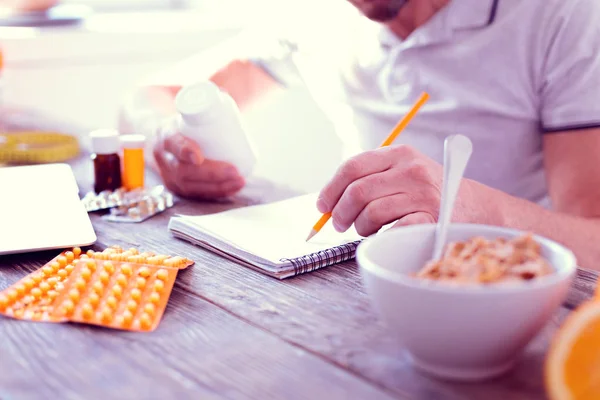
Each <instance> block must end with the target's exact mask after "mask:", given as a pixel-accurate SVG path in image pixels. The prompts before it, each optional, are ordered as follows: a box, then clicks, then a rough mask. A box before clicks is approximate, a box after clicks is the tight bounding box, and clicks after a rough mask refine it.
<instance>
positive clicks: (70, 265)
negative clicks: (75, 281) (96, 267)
mask: <svg viewBox="0 0 600 400" xmlns="http://www.w3.org/2000/svg"><path fill="white" fill-rule="evenodd" d="M74 269H75V266H74V265H73V264H69V265H67V266H66V267H65V269H64V270H65V271H67V274H70V273H71V272H73V270H74Z"/></svg>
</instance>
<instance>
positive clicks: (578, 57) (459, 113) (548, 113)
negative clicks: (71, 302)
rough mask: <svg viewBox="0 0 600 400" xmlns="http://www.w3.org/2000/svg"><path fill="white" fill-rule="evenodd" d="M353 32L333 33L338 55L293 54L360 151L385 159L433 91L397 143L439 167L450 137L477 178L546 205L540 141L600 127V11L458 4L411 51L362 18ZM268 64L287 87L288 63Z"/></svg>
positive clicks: (520, 3)
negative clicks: (381, 150)
mask: <svg viewBox="0 0 600 400" xmlns="http://www.w3.org/2000/svg"><path fill="white" fill-rule="evenodd" d="M328 1H329V0H328ZM304 23H307V22H306V21H304ZM351 26H352V29H351V30H348V31H344V32H347V33H346V34H340V31H341V29H337V25H336V23H335V22H331V24H330V33H332V35H331V36H332V37H335V43H334V44H331V42H328V41H327V40H326V37H325V36H317V37H316V42H319V43H320V44H322V46H321V48H320V50H318V49H317V50H315V49H316V47H315V46H313V47H311V46H306V47H305V48H303V44H302V42H301V41H299V42H298V43H293V44H294V46H296V45H297V46H298V50H297V51H295V52H293V54H294V55H293V57H292V58H288V59H287V60H288V61H289V60H293V62H294V66H295V67H294V68H295V71H296V72H299V73H300V76H301V77H302V80H303V82H304V83H305V84H306V85H307V86H308V87H309V89H310V90H311V92H312V93H313V95H314V96H315V100H316V101H317V103H319V104H320V105H322V106H323V108H324V110H325V112H327V113H328V114H329V115H330V116H331V118H332V120H333V122H334V125H335V126H336V127H337V131H338V132H339V134H340V136H341V137H342V138H343V139H344V140H345V141H347V142H348V143H355V144H358V145H359V146H360V147H361V148H362V149H373V148H376V147H377V146H378V145H379V144H380V143H381V141H382V140H383V139H384V138H385V137H386V136H387V135H388V134H389V132H390V131H391V129H392V128H393V127H394V125H395V124H396V123H397V122H398V120H399V119H400V118H401V117H402V116H403V115H404V114H405V113H406V112H408V110H409V108H410V107H411V106H412V104H413V103H414V102H415V100H416V99H417V98H418V96H419V95H420V94H421V92H423V91H426V92H428V93H429V95H430V99H429V101H428V102H427V103H426V105H425V106H424V107H423V108H422V109H421V111H420V112H419V113H418V115H417V116H416V117H415V118H414V119H413V121H412V122H411V123H410V125H409V126H408V127H407V128H406V130H405V131H404V132H403V133H402V134H401V135H400V137H399V138H398V139H397V141H396V143H403V144H408V145H411V146H414V147H415V148H417V149H418V150H420V151H421V152H423V153H424V154H426V155H427V156H429V157H431V158H433V159H434V160H436V161H438V162H440V163H441V162H442V159H443V157H442V150H443V141H444V139H445V137H447V136H448V135H452V134H457V133H460V134H463V135H466V136H468V137H469V138H470V139H471V140H472V141H473V145H474V153H473V156H472V159H471V161H470V164H469V166H468V168H467V171H466V176H467V177H468V178H471V179H474V180H477V181H479V182H481V183H484V184H486V185H489V186H491V187H494V188H497V189H500V190H502V191H504V192H507V193H509V194H512V195H515V196H518V197H522V198H525V199H528V200H531V201H534V202H539V203H543V202H544V201H545V200H547V194H548V193H547V187H546V181H545V174H544V165H543V149H542V136H543V135H546V134H552V133H554V132H560V131H565V130H569V131H573V130H578V129H583V128H588V127H600V0H568V1H566V0H451V1H450V3H449V5H448V6H446V7H445V8H443V9H442V10H440V11H439V12H438V13H437V14H436V15H435V16H433V17H432V18H431V19H430V20H429V21H428V22H427V23H426V24H425V25H424V26H421V27H420V28H419V29H417V30H416V31H415V32H413V33H412V34H411V35H410V36H409V37H408V38H407V39H406V40H401V39H400V38H398V37H396V36H395V35H394V34H392V33H391V32H390V31H388V30H387V29H386V28H385V27H384V26H382V25H379V24H376V23H373V22H370V21H367V20H366V19H365V18H362V17H361V18H360V19H359V21H358V24H357V25H351ZM305 30H306V29H305ZM334 34H335V36H334ZM313 39H315V37H313ZM314 41H315V40H313V42H314ZM342 41H344V42H342ZM327 43H329V44H327ZM312 44H313V45H314V43H312ZM326 44H327V45H326ZM344 45H346V46H344ZM308 48H310V50H311V51H307V52H306V54H304V50H306V49H308ZM342 49H344V51H342ZM347 50H350V51H347ZM309 53H312V54H309ZM263 65H266V68H267V69H268V70H269V71H270V72H272V73H273V74H274V75H275V76H278V77H281V78H282V79H283V80H284V81H287V80H289V75H287V74H285V73H283V72H284V71H289V70H288V69H287V67H289V64H286V63H285V62H284V61H281V60H280V61H277V62H274V61H273V60H263ZM286 66H287V67H286Z"/></svg>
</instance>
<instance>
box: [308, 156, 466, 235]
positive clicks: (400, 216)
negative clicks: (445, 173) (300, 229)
mask: <svg viewBox="0 0 600 400" xmlns="http://www.w3.org/2000/svg"><path fill="white" fill-rule="evenodd" d="M442 170H443V169H442V166H441V165H439V164H438V163H436V162H434V161H433V160H431V159H429V158H428V157H425V156H424V155H422V154H421V153H419V152H417V151H416V150H414V149H413V148H411V147H408V146H394V147H384V148H380V149H377V150H373V151H367V152H365V153H362V154H359V155H358V156H355V157H353V158H351V159H350V160H348V161H347V162H346V163H345V164H343V165H342V166H341V167H340V168H339V170H338V171H337V173H336V174H335V176H334V177H333V179H332V180H331V181H330V182H329V183H328V184H327V185H326V186H325V187H324V188H323V190H322V191H321V193H320V194H319V200H318V202H317V208H318V209H319V211H320V212H323V213H325V212H330V211H331V212H332V220H333V226H334V227H335V229H336V230H338V231H345V230H347V229H348V228H349V227H350V226H351V225H352V223H354V226H355V228H356V230H357V232H358V233H359V234H360V235H362V236H368V235H371V234H373V233H376V232H377V231H378V230H379V229H380V228H381V227H382V226H384V225H386V224H388V223H391V222H394V221H396V220H399V221H398V223H397V224H396V225H411V224H419V223H434V222H436V221H437V218H438V213H439V207H440V199H441V188H442ZM459 202H460V193H459V199H458V200H457V203H459Z"/></svg>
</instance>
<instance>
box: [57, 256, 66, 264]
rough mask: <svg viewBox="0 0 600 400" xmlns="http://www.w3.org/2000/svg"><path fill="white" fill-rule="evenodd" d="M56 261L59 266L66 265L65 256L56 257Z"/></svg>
mask: <svg viewBox="0 0 600 400" xmlns="http://www.w3.org/2000/svg"><path fill="white" fill-rule="evenodd" d="M56 261H58V263H59V264H60V265H61V266H65V265H67V257H65V256H58V257H57V258H56Z"/></svg>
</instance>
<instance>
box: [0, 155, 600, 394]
mask: <svg viewBox="0 0 600 400" xmlns="http://www.w3.org/2000/svg"><path fill="white" fill-rule="evenodd" d="M72 165H73V167H74V170H75V172H76V175H77V177H78V180H79V184H80V187H81V189H82V192H85V191H87V190H89V189H90V187H91V185H90V184H91V181H90V179H91V168H90V163H89V162H88V159H87V158H86V157H85V156H82V157H81V158H80V159H78V160H76V161H74V162H73V163H72ZM150 182H157V181H156V178H155V177H150ZM252 190H254V192H252V193H250V192H249V193H246V196H245V197H244V196H240V197H239V198H238V200H237V201H232V202H221V203H202V202H191V201H186V200H180V201H179V202H178V203H177V205H176V206H175V207H174V208H173V209H170V210H168V211H167V212H165V213H163V214H160V215H158V216H156V217H154V218H151V219H150V220H147V221H146V222H144V223H141V224H119V223H114V222H106V221H104V220H103V219H102V218H101V216H100V215H92V221H93V224H94V227H95V229H96V233H97V235H98V242H97V243H96V245H95V247H96V248H104V247H106V246H109V245H113V244H118V245H121V246H126V247H137V248H139V249H141V250H153V251H157V252H161V253H170V254H178V255H183V256H186V257H189V258H191V259H193V260H195V261H196V265H195V266H194V267H191V268H189V269H187V270H185V271H182V272H181V273H180V274H179V276H178V278H177V282H176V284H175V288H174V291H173V294H172V297H171V300H170V302H169V305H168V308H167V310H166V312H165V315H164V317H163V321H162V322H161V324H160V326H159V327H158V329H157V330H156V331H155V332H153V333H150V334H140V333H129V332H120V331H114V330H109V329H102V328H97V327H91V326H85V325H76V324H47V323H34V322H23V321H14V320H10V319H0V334H1V337H0V399H2V400H4V399H21V398H36V399H37V398H40V399H49V398H57V399H58V398H60V399H80V398H81V399H91V398H122V399H137V398H140V399H146V398H147V399H155V398H156V399H159V398H160V399H170V398H177V399H179V398H182V399H183V398H193V399H212V398H225V399H390V398H397V399H490V400H494V399H507V398H510V399H544V398H545V394H544V388H543V374H542V373H543V371H542V367H543V360H544V355H545V352H546V350H547V346H548V341H549V339H550V337H551V336H552V334H553V332H554V331H555V330H556V327H557V326H558V325H559V324H560V323H561V322H562V321H563V320H564V318H565V316H566V315H567V314H568V312H569V311H568V309H567V308H563V309H561V310H560V312H559V313H557V314H556V316H555V318H554V320H553V321H551V322H550V323H549V324H548V326H547V327H546V328H545V329H544V331H543V332H542V333H541V334H540V335H539V336H538V337H537V338H536V339H535V340H534V341H533V342H532V343H531V344H530V346H529V347H528V348H527V350H526V352H525V354H524V356H523V358H522V360H521V362H520V363H519V364H518V366H517V367H516V368H515V369H514V370H513V371H511V372H510V373H508V374H507V375H505V376H503V377H501V378H499V379H496V380H493V381H489V382H484V383H477V384H455V383H449V382H444V381H440V380H435V379H432V378H430V377H428V376H426V375H422V374H421V373H419V372H417V371H415V370H414V369H413V368H412V367H411V366H410V364H409V363H408V362H407V361H406V360H405V358H404V356H403V354H402V351H401V349H400V348H398V346H397V345H396V344H395V343H394V342H393V340H392V339H391V337H390V335H388V334H387V333H386V329H385V327H384V326H383V324H382V322H381V321H380V319H379V318H378V316H377V314H376V312H375V311H374V310H373V308H372V307H371V304H370V302H369V298H368V296H367V294H366V293H365V290H364V289H363V286H362V282H361V279H360V275H359V272H358V268H357V266H356V264H355V263H354V262H347V263H344V264H340V265H336V266H333V267H329V268H326V269H323V270H320V271H316V272H313V273H310V274H306V275H302V276H299V277H296V278H292V279H287V280H284V281H279V280H276V279H274V278H270V277H268V276H265V275H262V274H260V273H258V272H255V271H252V270H250V269H247V268H245V267H243V266H240V265H238V264H235V263H233V262H231V261H228V260H226V259H224V258H221V257H219V256H216V255H214V254H212V253H209V252H207V251H205V250H203V249H200V248H197V247H194V246H192V245H190V244H188V243H187V242H183V241H180V240H177V239H174V238H172V237H171V236H170V234H169V233H168V231H167V223H168V220H169V218H170V216H172V215H174V214H203V213H212V212H217V211H221V210H225V209H228V208H231V207H236V206H242V205H244V204H249V203H252V202H256V201H268V200H270V199H277V198H282V197H285V196H289V195H292V193H291V192H289V191H286V189H285V188H279V189H278V188H275V187H268V190H267V191H268V192H270V193H266V192H263V193H262V194H261V195H260V196H259V197H260V199H258V200H257V198H256V193H259V192H258V191H256V188H253V189H252ZM265 194H267V195H265ZM55 253H56V252H43V253H34V254H21V255H14V256H5V257H0V289H2V288H5V287H6V286H8V285H9V284H11V283H12V282H14V281H16V280H17V279H19V278H20V277H22V276H23V275H25V274H27V273H28V272H30V271H32V270H34V269H36V268H38V267H39V266H41V265H42V264H43V263H44V262H45V261H47V260H49V259H50V258H52V257H53V256H54V255H55ZM596 277H597V275H596V274H595V273H589V274H586V276H585V278H586V282H587V284H586V285H584V286H585V287H584V288H583V289H581V288H580V290H579V291H577V292H576V293H574V294H573V295H572V296H570V299H571V302H570V304H571V307H573V306H575V305H576V304H578V303H579V302H581V301H584V300H585V298H587V297H589V295H590V293H591V290H590V288H593V286H594V284H595V279H596Z"/></svg>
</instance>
